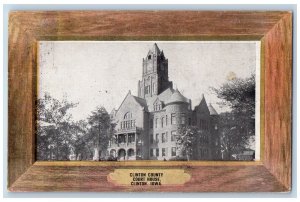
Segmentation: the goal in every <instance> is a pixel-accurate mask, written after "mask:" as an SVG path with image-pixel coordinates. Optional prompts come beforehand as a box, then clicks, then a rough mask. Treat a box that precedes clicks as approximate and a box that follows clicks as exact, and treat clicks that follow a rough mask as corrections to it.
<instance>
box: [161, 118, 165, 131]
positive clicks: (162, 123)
mask: <svg viewBox="0 0 300 202" xmlns="http://www.w3.org/2000/svg"><path fill="white" fill-rule="evenodd" d="M164 122H165V118H164V117H162V118H161V127H162V128H163V127H164Z"/></svg>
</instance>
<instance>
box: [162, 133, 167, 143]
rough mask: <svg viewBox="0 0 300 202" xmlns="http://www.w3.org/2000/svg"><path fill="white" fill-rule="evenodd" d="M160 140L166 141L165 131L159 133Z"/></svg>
mask: <svg viewBox="0 0 300 202" xmlns="http://www.w3.org/2000/svg"><path fill="white" fill-rule="evenodd" d="M161 142H162V143H164V142H166V133H162V134H161Z"/></svg>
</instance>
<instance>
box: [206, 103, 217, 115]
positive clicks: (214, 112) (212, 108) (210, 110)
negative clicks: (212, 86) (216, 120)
mask: <svg viewBox="0 0 300 202" xmlns="http://www.w3.org/2000/svg"><path fill="white" fill-rule="evenodd" d="M208 110H209V113H210V115H218V112H217V111H216V110H215V108H214V107H213V106H212V105H211V104H209V105H208Z"/></svg>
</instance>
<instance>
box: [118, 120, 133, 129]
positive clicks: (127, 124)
mask: <svg viewBox="0 0 300 202" xmlns="http://www.w3.org/2000/svg"><path fill="white" fill-rule="evenodd" d="M134 127H135V120H130V121H121V129H125V128H134Z"/></svg>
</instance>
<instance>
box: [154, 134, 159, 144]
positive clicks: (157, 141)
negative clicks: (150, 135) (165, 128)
mask: <svg viewBox="0 0 300 202" xmlns="http://www.w3.org/2000/svg"><path fill="white" fill-rule="evenodd" d="M155 142H156V143H159V134H158V133H157V134H156V138H155Z"/></svg>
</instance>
